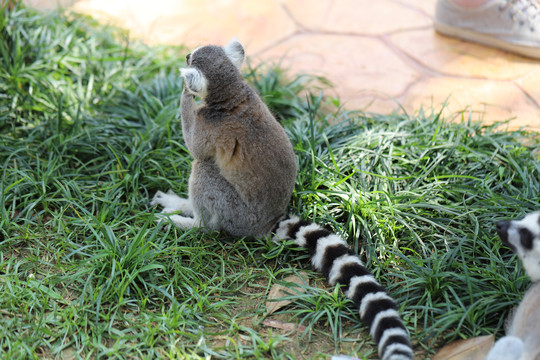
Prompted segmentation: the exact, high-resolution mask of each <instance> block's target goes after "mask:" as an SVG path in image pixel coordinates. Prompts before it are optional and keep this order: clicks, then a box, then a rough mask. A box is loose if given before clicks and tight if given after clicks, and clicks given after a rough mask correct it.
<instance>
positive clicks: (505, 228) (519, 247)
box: [497, 211, 540, 281]
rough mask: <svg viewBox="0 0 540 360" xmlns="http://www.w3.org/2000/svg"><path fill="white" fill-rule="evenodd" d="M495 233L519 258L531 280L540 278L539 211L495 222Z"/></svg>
mask: <svg viewBox="0 0 540 360" xmlns="http://www.w3.org/2000/svg"><path fill="white" fill-rule="evenodd" d="M497 234H498V235H499V237H500V238H501V241H502V242H503V243H504V244H506V245H508V246H509V247H510V248H511V249H512V250H513V251H514V252H515V253H516V254H517V255H518V256H519V258H520V259H521V261H522V262H523V267H524V268H525V271H526V272H527V275H529V277H530V278H531V280H532V281H539V280H540V211H537V212H534V213H532V214H529V215H527V216H525V217H524V218H523V219H521V220H502V221H498V222H497Z"/></svg>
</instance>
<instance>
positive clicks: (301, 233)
mask: <svg viewBox="0 0 540 360" xmlns="http://www.w3.org/2000/svg"><path fill="white" fill-rule="evenodd" d="M274 240H294V242H295V243H296V244H297V245H299V246H303V247H305V248H307V249H308V251H309V254H310V256H311V263H312V265H313V267H314V268H315V269H317V270H318V271H320V272H322V274H323V275H324V276H325V277H326V278H327V279H328V282H329V283H330V285H337V284H341V285H344V287H343V292H344V294H345V295H346V296H347V297H348V298H349V299H351V300H352V301H354V304H355V306H356V307H357V308H358V310H359V312H360V319H361V320H362V321H363V322H364V323H365V324H366V325H367V326H368V328H369V332H370V334H371V336H372V338H373V339H374V340H375V342H376V343H377V345H378V349H379V356H380V358H381V359H382V360H410V359H412V358H413V351H412V348H411V344H410V340H409V334H408V332H407V329H406V328H405V325H403V322H402V321H401V318H400V316H399V313H398V312H397V304H396V302H395V301H394V300H393V299H392V298H391V297H390V296H389V295H388V294H387V293H386V290H385V288H384V287H383V286H382V285H380V284H379V283H378V282H377V280H375V277H374V276H373V275H372V274H371V273H370V272H369V270H368V269H367V268H366V267H365V266H364V264H363V263H362V261H361V260H360V259H359V258H358V256H357V255H355V254H354V253H353V251H352V250H351V249H350V248H349V247H348V246H347V243H346V242H345V241H344V240H343V239H341V238H340V237H339V236H337V235H336V234H333V233H332V232H330V231H328V230H326V229H324V228H322V227H321V226H319V225H317V224H315V223H312V222H309V221H305V220H300V218H299V217H297V216H288V217H287V218H285V219H284V220H282V221H280V222H279V223H278V224H277V226H276V230H275V231H274Z"/></svg>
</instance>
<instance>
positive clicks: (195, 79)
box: [180, 68, 208, 99]
mask: <svg viewBox="0 0 540 360" xmlns="http://www.w3.org/2000/svg"><path fill="white" fill-rule="evenodd" d="M180 75H181V76H182V77H183V78H184V86H185V87H186V89H187V90H188V91H189V92H190V93H192V94H193V95H195V96H198V97H200V98H201V99H204V98H205V97H206V94H207V90H208V88H207V83H206V78H205V77H204V75H203V74H202V72H200V71H199V70H197V69H195V68H181V69H180Z"/></svg>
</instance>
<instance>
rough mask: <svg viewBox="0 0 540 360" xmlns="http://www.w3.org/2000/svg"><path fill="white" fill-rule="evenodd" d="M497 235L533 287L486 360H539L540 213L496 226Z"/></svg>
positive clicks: (526, 294) (499, 223) (501, 222)
mask: <svg viewBox="0 0 540 360" xmlns="http://www.w3.org/2000/svg"><path fill="white" fill-rule="evenodd" d="M496 229H497V234H498V235H499V237H500V238H501V241H502V242H503V243H504V244H506V245H508V246H509V247H510V248H511V249H512V250H513V251H514V252H515V253H516V254H517V255H518V257H519V258H520V259H521V262H522V263H523V267H524V268H525V272H526V273H527V275H529V277H530V278H531V280H532V282H533V284H532V286H531V287H530V289H529V290H528V291H527V292H526V293H525V296H524V297H523V299H522V300H521V302H520V304H519V306H518V307H517V309H516V310H515V311H514V312H513V314H512V316H511V317H510V318H509V319H508V324H507V330H506V336H505V337H502V338H501V339H499V340H497V342H496V343H495V345H494V346H493V348H492V349H491V351H490V352H489V354H488V356H487V360H503V359H504V360H518V359H519V360H525V359H527V360H534V359H536V360H538V359H540V211H539V212H535V213H532V214H529V215H527V216H525V217H524V218H523V219H522V220H511V221H508V220H504V221H499V222H497V226H496Z"/></svg>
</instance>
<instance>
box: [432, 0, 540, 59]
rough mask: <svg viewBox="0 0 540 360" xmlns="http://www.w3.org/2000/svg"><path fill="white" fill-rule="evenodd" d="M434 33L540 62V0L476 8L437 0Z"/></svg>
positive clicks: (496, 1)
mask: <svg viewBox="0 0 540 360" xmlns="http://www.w3.org/2000/svg"><path fill="white" fill-rule="evenodd" d="M435 29H436V30H437V31H439V32H440V33H442V34H444V35H448V36H452V37H457V38H460V39H463V40H468V41H474V42H478V43H481V44H484V45H488V46H493V47H497V48H500V49H504V50H507V51H511V52H514V53H517V54H520V55H524V56H528V57H532V58H536V59H540V0H490V1H488V2H487V3H486V4H484V5H481V6H479V7H475V8H464V7H462V6H459V5H457V4H455V3H454V2H453V1H452V0H438V1H437V7H436V11H435Z"/></svg>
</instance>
